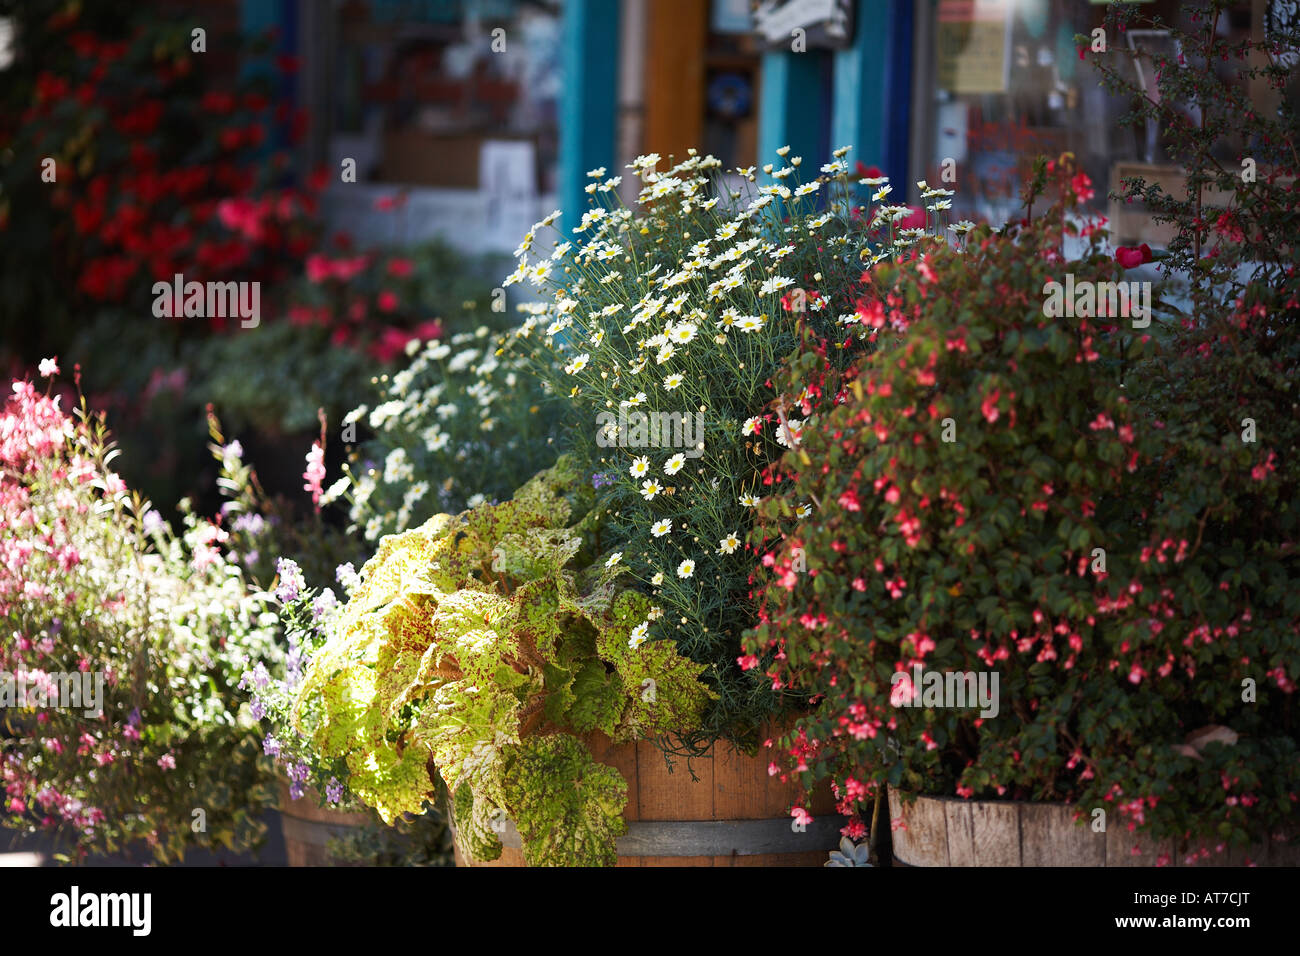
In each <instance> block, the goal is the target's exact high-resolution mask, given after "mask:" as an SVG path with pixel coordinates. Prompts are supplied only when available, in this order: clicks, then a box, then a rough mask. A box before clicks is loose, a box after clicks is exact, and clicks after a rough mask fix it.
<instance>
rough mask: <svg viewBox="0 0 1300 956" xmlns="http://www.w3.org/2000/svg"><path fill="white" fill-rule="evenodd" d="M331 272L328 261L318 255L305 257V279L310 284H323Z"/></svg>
mask: <svg viewBox="0 0 1300 956" xmlns="http://www.w3.org/2000/svg"><path fill="white" fill-rule="evenodd" d="M332 272H333V270H332V268H331V263H330V261H329V259H327V258H325V256H322V255H321V254H320V253H316V254H315V255H311V256H308V257H307V278H308V279H310V280H311V281H312V282H324V281H325V280H326V279H328V278H329V277H330V275H331V274H332Z"/></svg>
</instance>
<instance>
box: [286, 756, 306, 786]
mask: <svg viewBox="0 0 1300 956" xmlns="http://www.w3.org/2000/svg"><path fill="white" fill-rule="evenodd" d="M309 776H311V768H310V767H308V766H307V765H306V764H305V763H303V762H302V761H301V760H299V761H297V762H296V763H292V764H290V765H289V779H290V780H292V781H293V782H294V783H306V782H307V778H308V777H309Z"/></svg>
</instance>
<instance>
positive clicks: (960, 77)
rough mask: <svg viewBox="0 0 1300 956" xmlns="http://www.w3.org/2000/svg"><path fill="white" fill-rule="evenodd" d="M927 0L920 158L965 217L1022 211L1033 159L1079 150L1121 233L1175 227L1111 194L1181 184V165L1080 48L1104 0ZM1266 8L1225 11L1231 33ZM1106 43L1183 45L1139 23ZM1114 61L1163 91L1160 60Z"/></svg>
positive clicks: (1168, 11)
mask: <svg viewBox="0 0 1300 956" xmlns="http://www.w3.org/2000/svg"><path fill="white" fill-rule="evenodd" d="M923 6H924V7H925V14H926V15H925V16H923V17H921V18H920V22H919V24H918V26H919V37H918V44H917V54H918V59H920V60H921V64H918V65H920V66H922V72H921V74H920V75H922V76H925V77H929V78H930V79H928V80H925V81H922V82H920V83H919V84H918V88H917V99H918V102H917V104H916V107H917V108H916V111H915V114H914V115H915V117H916V121H917V122H918V124H919V125H918V130H917V132H918V136H917V138H916V139H914V142H913V149H914V150H916V151H917V152H918V153H919V155H918V156H917V160H918V161H917V162H914V163H913V166H914V168H917V169H920V170H922V171H923V172H922V175H923V177H924V178H925V179H927V180H928V181H929V182H931V183H933V184H936V185H949V186H950V188H951V183H952V182H954V181H955V183H956V189H957V195H956V196H955V197H954V202H953V212H954V215H955V216H960V217H964V218H969V219H974V220H977V221H978V220H987V221H989V222H991V223H993V224H995V225H998V224H1001V223H1003V222H1005V221H1006V220H1007V219H1008V218H1010V217H1011V216H1012V215H1014V214H1015V213H1016V212H1017V210H1018V209H1019V208H1020V198H1019V188H1020V184H1021V183H1022V182H1024V180H1025V179H1026V177H1027V174H1028V172H1029V170H1030V167H1031V164H1032V162H1033V160H1034V157H1035V156H1037V155H1039V154H1044V155H1048V156H1058V155H1060V154H1061V153H1064V152H1071V153H1073V154H1074V156H1075V161H1076V162H1077V163H1078V165H1079V167H1080V168H1081V169H1082V170H1083V171H1084V172H1086V173H1087V174H1088V175H1089V176H1090V177H1091V178H1092V180H1093V183H1094V184H1095V195H1094V197H1093V199H1092V201H1091V203H1090V206H1091V208H1092V209H1093V210H1094V211H1096V212H1099V213H1101V214H1103V215H1108V214H1111V213H1114V214H1115V216H1113V217H1112V218H1120V219H1121V222H1120V223H1119V224H1118V225H1119V226H1120V227H1121V228H1120V230H1119V233H1122V234H1119V233H1116V234H1115V238H1116V239H1118V240H1120V241H1129V240H1134V239H1143V240H1155V241H1157V242H1159V241H1162V240H1164V239H1165V238H1167V235H1168V233H1167V229H1168V227H1164V226H1160V225H1159V224H1155V223H1153V222H1152V221H1151V218H1150V215H1149V214H1148V213H1146V212H1145V211H1144V210H1141V209H1135V208H1132V207H1126V208H1124V209H1117V208H1115V206H1114V204H1111V203H1110V202H1109V201H1108V199H1107V193H1108V192H1109V191H1111V190H1113V189H1118V188H1119V180H1120V178H1121V177H1124V176H1143V178H1145V179H1147V180H1148V181H1152V180H1153V179H1159V180H1160V181H1162V182H1169V183H1170V184H1171V185H1173V186H1175V187H1176V186H1177V184H1178V177H1179V171H1178V168H1177V166H1176V165H1175V164H1174V163H1173V161H1172V159H1171V157H1170V156H1169V154H1168V152H1167V151H1166V144H1165V142H1164V137H1163V135H1162V131H1161V130H1159V129H1155V128H1148V127H1146V126H1137V127H1133V126H1125V125H1122V124H1121V122H1120V120H1121V117H1122V116H1123V115H1124V114H1125V113H1126V112H1127V110H1128V108H1129V105H1130V104H1129V103H1128V102H1127V100H1126V99H1125V98H1123V97H1119V96H1114V95H1112V94H1110V93H1109V92H1108V91H1106V90H1105V89H1104V88H1103V87H1102V86H1101V83H1100V79H1101V77H1100V74H1099V72H1098V71H1096V70H1095V69H1094V68H1093V67H1092V65H1091V63H1090V62H1089V61H1088V60H1087V59H1081V58H1080V56H1079V52H1078V47H1077V45H1076V42H1075V36H1076V35H1077V34H1083V35H1085V36H1091V34H1092V31H1093V30H1094V29H1095V28H1097V27H1101V26H1102V25H1103V19H1104V16H1105V9H1106V7H1105V5H1104V4H1098V3H1095V2H1090V0H929V2H927V3H925V4H924V5H923ZM1180 6H1181V5H1180V4H1178V3H1172V2H1163V0H1160V2H1149V3H1144V4H1142V8H1143V9H1142V12H1143V13H1144V14H1157V15H1159V16H1160V17H1162V18H1163V19H1164V20H1165V21H1166V22H1176V21H1177V18H1178V17H1179V16H1180ZM1253 6H1254V7H1257V8H1262V7H1263V6H1264V5H1263V4H1259V3H1256V4H1254V5H1253ZM1262 15H1263V14H1262V12H1261V11H1260V10H1252V4H1251V3H1249V2H1245V3H1242V4H1240V5H1239V9H1235V10H1234V11H1232V13H1231V14H1230V15H1229V16H1227V17H1225V18H1224V20H1223V21H1222V23H1221V25H1220V28H1221V32H1223V34H1224V35H1225V36H1228V37H1231V36H1238V37H1240V36H1243V35H1246V34H1248V33H1249V32H1250V31H1251V30H1252V29H1259V28H1260V24H1255V23H1254V21H1255V20H1259V19H1260V18H1261V17H1262ZM1106 42H1107V43H1108V44H1122V45H1123V48H1125V49H1130V50H1140V51H1147V52H1149V53H1152V54H1155V55H1160V54H1168V55H1170V56H1171V57H1172V58H1174V59H1176V58H1177V54H1178V52H1179V51H1177V50H1176V49H1174V48H1173V42H1174V41H1173V40H1172V39H1171V38H1170V37H1169V36H1168V35H1167V34H1166V33H1164V32H1163V31H1137V30H1134V31H1130V33H1129V34H1128V35H1125V34H1120V35H1119V36H1108V37H1106ZM927 60H928V66H929V68H928V69H924V64H925V63H926V62H927ZM1115 62H1116V63H1117V64H1120V65H1122V69H1123V70H1124V71H1125V75H1126V76H1128V77H1130V78H1132V79H1134V80H1135V81H1137V82H1138V83H1139V84H1142V85H1143V86H1144V87H1145V88H1147V89H1153V71H1152V70H1151V69H1150V66H1149V65H1148V66H1147V68H1146V69H1145V70H1144V69H1143V66H1142V62H1141V61H1139V62H1138V63H1137V64H1136V65H1135V64H1134V63H1133V62H1132V61H1131V60H1130V58H1128V57H1127V56H1124V57H1117V58H1116V60H1115ZM1147 62H1148V64H1149V61H1147ZM945 170H947V171H948V176H947V177H945ZM954 176H955V180H954V178H953V177H954ZM918 178H921V177H918ZM1115 226H1116V224H1115V223H1112V232H1113V233H1115Z"/></svg>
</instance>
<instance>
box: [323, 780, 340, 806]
mask: <svg viewBox="0 0 1300 956" xmlns="http://www.w3.org/2000/svg"><path fill="white" fill-rule="evenodd" d="M325 799H326V800H328V801H329V802H330V803H342V802H343V784H341V783H339V782H338V779H337V778H335V777H330V782H329V783H328V784H326V785H325Z"/></svg>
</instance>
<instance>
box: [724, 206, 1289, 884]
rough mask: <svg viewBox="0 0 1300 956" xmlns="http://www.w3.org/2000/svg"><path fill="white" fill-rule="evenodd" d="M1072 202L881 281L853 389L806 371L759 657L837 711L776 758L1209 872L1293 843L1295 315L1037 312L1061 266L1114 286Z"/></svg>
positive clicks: (770, 565) (819, 774) (771, 532)
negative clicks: (1261, 844) (1149, 844)
mask: <svg viewBox="0 0 1300 956" xmlns="http://www.w3.org/2000/svg"><path fill="white" fill-rule="evenodd" d="M1074 201H1075V200H1074V199H1072V198H1071V199H1069V200H1068V205H1071V206H1072V205H1073V204H1074ZM1060 213H1061V210H1060V208H1059V207H1058V208H1057V209H1056V210H1053V211H1052V212H1051V213H1049V214H1048V215H1047V216H1046V217H1045V218H1043V219H1040V220H1037V221H1035V222H1034V223H1033V224H1032V225H1030V226H1028V227H1026V228H1024V229H1022V230H1020V231H1019V233H1018V235H1014V236H1013V235H1011V234H1002V235H989V234H988V233H987V231H986V230H985V231H983V232H982V233H976V234H973V235H972V237H971V239H970V243H969V246H968V248H967V249H966V250H965V251H964V252H961V251H955V250H952V249H949V248H947V247H946V246H944V247H931V248H929V249H928V250H927V251H926V252H925V254H924V255H923V256H922V257H921V258H919V259H918V260H916V261H913V262H910V263H907V264H904V265H902V266H901V267H891V266H886V265H882V266H880V267H878V268H877V269H876V270H875V271H874V273H873V275H872V278H873V281H874V286H875V289H876V290H877V294H876V296H874V297H872V298H871V299H870V300H869V301H865V302H864V303H863V304H862V307H861V310H860V315H861V319H862V321H863V322H864V323H866V324H868V325H870V326H872V327H875V328H878V329H879V330H880V335H879V339H878V342H879V349H878V350H877V351H876V352H875V353H873V354H872V355H871V356H869V357H868V358H866V359H865V360H863V361H862V362H861V363H860V364H859V365H858V366H857V367H856V368H855V369H853V370H852V371H851V373H850V375H849V376H847V377H845V378H843V379H839V380H832V379H830V378H829V377H827V373H826V372H825V369H826V367H827V366H826V363H825V361H824V359H823V358H822V356H821V355H819V354H818V353H817V351H816V350H815V349H809V350H808V351H806V352H805V354H803V355H802V356H801V357H799V358H798V359H797V360H796V361H794V362H793V363H792V365H791V368H790V369H789V378H788V380H787V381H786V382H785V383H784V388H785V394H787V395H793V394H796V393H799V394H800V395H801V396H802V404H803V407H802V410H801V411H794V414H796V415H800V416H801V417H803V418H804V419H805V422H804V427H803V434H802V438H801V441H800V444H799V447H798V448H796V449H792V450H791V451H790V452H788V453H787V454H786V455H785V457H784V458H783V459H782V460H781V461H780V462H779V463H777V464H776V465H775V466H773V469H772V473H771V475H770V477H771V478H772V479H773V481H774V482H789V483H790V487H788V488H786V487H785V486H784V485H783V486H782V487H783V491H782V494H781V495H780V496H774V497H772V498H771V499H768V500H766V501H765V502H764V503H763V505H762V507H761V509H760V522H759V525H758V527H757V528H756V530H755V531H754V533H753V534H752V536H751V539H750V540H751V544H752V545H753V546H754V547H755V548H756V549H757V550H758V551H759V552H760V554H761V566H760V568H759V570H758V572H757V573H756V576H755V592H754V593H755V597H756V598H757V599H758V601H759V603H760V623H759V625H758V627H756V628H755V629H753V630H752V631H749V632H747V634H746V642H745V657H743V658H742V661H741V662H742V666H749V667H759V668H762V669H763V670H764V671H765V672H766V673H767V674H768V676H769V677H770V678H771V679H772V681H773V684H774V686H779V687H786V688H789V689H790V690H791V691H792V692H796V693H798V692H801V693H804V694H806V695H808V696H809V697H810V698H811V699H812V700H813V702H814V703H816V704H818V705H819V706H816V707H814V708H813V709H812V710H811V712H810V713H809V714H807V715H806V716H804V717H803V718H801V719H800V721H799V723H798V725H797V727H796V729H795V730H794V731H793V732H792V733H791V734H789V735H787V736H786V737H785V738H783V739H782V740H781V741H779V744H778V745H777V746H776V757H775V759H774V761H773V765H772V772H773V773H780V774H782V775H783V776H784V775H787V774H791V773H794V774H799V775H800V776H801V779H803V780H804V782H805V783H808V784H809V785H811V784H812V783H814V782H815V781H818V780H824V779H825V778H827V777H830V778H831V779H832V780H833V782H834V785H835V789H836V793H837V795H838V796H839V798H840V800H841V809H842V810H843V811H844V812H852V811H854V810H856V809H857V808H858V807H859V805H860V804H861V802H862V801H864V800H868V799H869V798H870V797H872V796H873V795H875V794H877V793H878V792H879V788H880V786H881V785H882V784H888V785H889V786H891V787H895V788H898V789H900V790H902V791H906V792H909V793H925V794H937V795H944V796H956V797H964V798H973V799H994V800H996V799H1007V800H1012V799H1014V800H1033V801H1068V802H1071V803H1074V804H1076V805H1077V806H1078V807H1079V808H1080V811H1081V813H1082V814H1083V815H1084V817H1085V818H1087V817H1088V816H1089V814H1090V812H1091V810H1092V808H1096V807H1100V808H1104V809H1105V810H1106V811H1107V812H1108V815H1109V816H1110V825H1111V826H1128V827H1129V828H1130V829H1137V830H1139V831H1141V834H1142V835H1143V836H1148V835H1149V836H1150V837H1154V838H1174V839H1177V840H1184V839H1188V838H1190V839H1191V840H1193V841H1198V842H1201V841H1203V842H1204V844H1205V845H1206V847H1208V849H1207V848H1203V849H1201V850H1197V851H1187V852H1188V854H1189V856H1191V857H1192V859H1203V858H1205V857H1206V856H1207V855H1210V854H1211V853H1212V850H1213V849H1219V850H1222V848H1223V847H1224V846H1226V845H1227V844H1229V843H1232V844H1236V845H1241V846H1245V845H1247V844H1249V843H1251V842H1252V841H1255V842H1258V841H1262V840H1264V839H1266V838H1269V837H1276V836H1278V835H1279V834H1282V833H1285V832H1294V829H1295V824H1296V818H1297V798H1298V796H1300V750H1298V749H1297V731H1298V730H1300V715H1298V713H1297V709H1296V702H1295V689H1296V680H1297V676H1298V675H1300V589H1297V587H1296V582H1297V580H1300V558H1298V557H1297V553H1296V545H1297V540H1298V538H1300V513H1298V512H1297V509H1296V502H1297V501H1300V460H1297V459H1296V453H1295V449H1296V448H1297V446H1298V445H1300V422H1298V420H1297V418H1296V414H1295V406H1294V404H1293V400H1294V384H1293V383H1294V375H1295V373H1296V370H1297V366H1298V365H1300V338H1298V336H1297V330H1296V323H1295V307H1294V303H1293V302H1292V303H1291V304H1289V305H1288V304H1287V298H1286V296H1285V295H1282V296H1281V297H1278V296H1276V295H1272V294H1271V293H1270V292H1269V290H1268V289H1266V288H1260V287H1252V288H1251V289H1250V290H1248V294H1247V296H1246V297H1245V298H1243V300H1241V301H1240V302H1239V303H1238V304H1237V306H1236V307H1234V308H1230V309H1229V310H1228V311H1227V314H1222V313H1209V314H1198V315H1196V316H1194V317H1188V318H1187V319H1186V320H1185V321H1184V322H1183V323H1181V327H1178V326H1176V325H1163V326H1162V324H1161V323H1160V322H1159V321H1156V322H1154V323H1153V324H1152V326H1151V327H1150V328H1149V329H1139V328H1135V327H1134V326H1135V324H1140V322H1139V323H1135V321H1134V319H1133V318H1130V317H1124V316H1114V315H1111V316H1106V315H1104V314H1102V315H1094V316H1085V317H1067V316H1065V315H1061V314H1055V315H1050V314H1046V313H1048V312H1052V311H1054V310H1051V309H1046V308H1045V302H1046V300H1047V298H1048V297H1047V295H1046V292H1047V289H1048V285H1047V284H1048V283H1049V282H1050V281H1056V282H1064V281H1065V274H1066V273H1067V272H1072V273H1073V275H1074V282H1075V285H1076V287H1078V286H1079V284H1080V283H1083V282H1085V281H1091V282H1105V281H1118V280H1120V279H1122V278H1123V274H1122V270H1121V268H1120V267H1119V266H1118V264H1117V263H1116V262H1115V261H1114V259H1113V257H1112V256H1110V255H1108V254H1106V253H1105V252H1104V250H1103V249H1102V248H1101V247H1100V246H1099V245H1097V244H1096V238H1097V237H1096V236H1094V237H1093V243H1094V244H1093V246H1092V247H1091V249H1090V251H1089V252H1088V253H1087V254H1086V255H1085V256H1084V257H1083V258H1081V259H1080V260H1079V261H1077V262H1071V263H1068V264H1067V263H1065V262H1064V261H1062V258H1061V256H1060V253H1059V248H1060V242H1061V222H1062V219H1061V217H1060ZM1247 419H1249V420H1250V421H1249V422H1247V421H1246V420H1247ZM1248 426H1253V427H1248ZM791 500H793V501H796V502H798V501H802V502H807V503H810V504H811V505H812V513H811V515H810V516H809V517H808V518H806V519H804V520H797V519H796V516H795V515H794V513H793V511H792V508H791V506H790V505H789V504H787V503H785V502H789V501H791ZM917 667H920V668H921V669H922V671H921V673H922V674H924V673H925V672H929V671H936V672H939V673H940V674H942V675H944V676H945V681H946V679H947V678H946V675H947V674H949V673H953V672H969V673H971V674H972V675H984V676H985V677H987V678H989V679H990V680H989V683H991V677H992V675H995V674H996V675H997V678H998V683H997V684H996V685H993V686H994V688H995V689H996V692H997V693H996V695H995V699H994V704H995V706H994V707H991V708H987V709H981V708H980V707H979V706H975V707H971V706H966V707H953V706H950V705H951V703H953V701H951V700H948V701H945V700H943V699H942V698H940V699H935V698H923V697H922V696H921V692H922V688H916V687H914V686H913V684H914V681H915V675H916V674H917V671H915V670H914V668H917ZM936 703H939V704H945V703H946V704H949V706H934V705H935V704H936ZM967 703H968V704H969V703H970V701H968V702H967ZM906 704H913V706H904V705H906ZM922 705H925V706H922ZM989 711H995V712H996V713H990V712H989ZM981 714H983V716H981ZM1225 728H1226V729H1225ZM1211 740H1213V741H1214V742H1209V741H1211ZM863 830H864V828H863V826H862V824H861V823H860V822H856V823H854V824H853V825H852V826H851V827H850V829H849V832H850V833H851V834H852V835H854V836H860V835H861V834H862V832H863Z"/></svg>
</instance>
